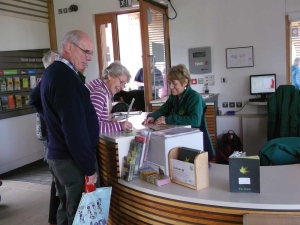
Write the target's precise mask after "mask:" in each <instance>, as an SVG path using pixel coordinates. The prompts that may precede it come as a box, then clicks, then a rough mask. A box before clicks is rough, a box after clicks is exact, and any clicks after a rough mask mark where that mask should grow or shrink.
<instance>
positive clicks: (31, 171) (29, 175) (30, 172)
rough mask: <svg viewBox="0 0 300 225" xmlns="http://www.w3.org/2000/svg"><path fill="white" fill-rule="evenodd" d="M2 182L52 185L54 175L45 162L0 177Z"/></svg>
mask: <svg viewBox="0 0 300 225" xmlns="http://www.w3.org/2000/svg"><path fill="white" fill-rule="evenodd" d="M0 180H13V181H21V182H29V183H36V184H43V185H51V182H52V174H51V172H50V171H49V166H48V164H47V163H46V162H44V161H43V160H38V161H36V162H33V163H30V164H28V165H25V166H22V167H19V168H17V169H15V170H12V171H9V172H7V173H3V174H1V175H0Z"/></svg>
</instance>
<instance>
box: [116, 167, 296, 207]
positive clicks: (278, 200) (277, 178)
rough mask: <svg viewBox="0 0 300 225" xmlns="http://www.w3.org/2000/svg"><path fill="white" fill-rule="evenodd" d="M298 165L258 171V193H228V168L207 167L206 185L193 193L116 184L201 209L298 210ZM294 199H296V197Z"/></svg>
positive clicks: (170, 186)
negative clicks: (209, 206)
mask: <svg viewBox="0 0 300 225" xmlns="http://www.w3.org/2000/svg"><path fill="white" fill-rule="evenodd" d="M299 171H300V164H295V165H286V166H264V167H260V182H261V184H260V191H261V193H231V192H230V191H229V168H228V165H220V164H211V168H210V169H209V176H210V180H209V182H210V185H209V187H207V188H204V189H201V190H198V191H196V190H193V189H190V188H187V187H184V186H181V185H178V184H175V183H171V184H167V185H164V186H161V187H158V186H155V185H152V184H150V183H147V182H145V181H142V180H140V179H139V178H135V179H134V180H133V181H130V182H127V181H124V180H122V179H119V183H120V184H122V185H124V186H127V187H130V188H132V189H135V190H138V191H141V192H144V193H148V194H151V195H156V196H160V197H164V198H170V199H175V200H180V201H185V202H190V203H198V204H204V205H212V206H220V207H233V208H247V209H263V210H287V211H291V210H300V198H299V196H300V195H299V191H300V179H299V174H300V173H299ZM297 196H298V197H297Z"/></svg>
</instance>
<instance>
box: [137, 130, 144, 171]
mask: <svg viewBox="0 0 300 225" xmlns="http://www.w3.org/2000/svg"><path fill="white" fill-rule="evenodd" d="M135 141H137V142H139V143H141V144H140V145H139V147H141V157H140V164H139V168H141V167H142V166H143V163H144V162H145V161H146V159H145V151H146V145H147V138H146V137H145V136H142V135H136V136H135Z"/></svg>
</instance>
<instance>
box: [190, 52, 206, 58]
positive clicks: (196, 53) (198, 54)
mask: <svg viewBox="0 0 300 225" xmlns="http://www.w3.org/2000/svg"><path fill="white" fill-rule="evenodd" d="M202 57H206V52H194V53H193V58H202Z"/></svg>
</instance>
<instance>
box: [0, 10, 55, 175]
mask: <svg viewBox="0 0 300 225" xmlns="http://www.w3.org/2000/svg"><path fill="white" fill-rule="evenodd" d="M0 29H1V31H2V32H1V35H0V43H1V45H0V51H12V50H24V49H40V48H49V47H50V42H49V31H48V24H47V23H41V22H35V21H30V20H23V19H19V18H13V17H7V16H1V15H0ZM43 155H44V154H43V145H42V142H41V141H39V140H38V139H37V137H36V135H35V114H29V115H25V116H18V117H12V118H8V119H3V120H0V174H2V173H5V172H7V171H10V170H12V169H15V168H17V167H20V166H23V165H25V164H28V163H30V162H33V161H36V160H38V159H42V158H43Z"/></svg>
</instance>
